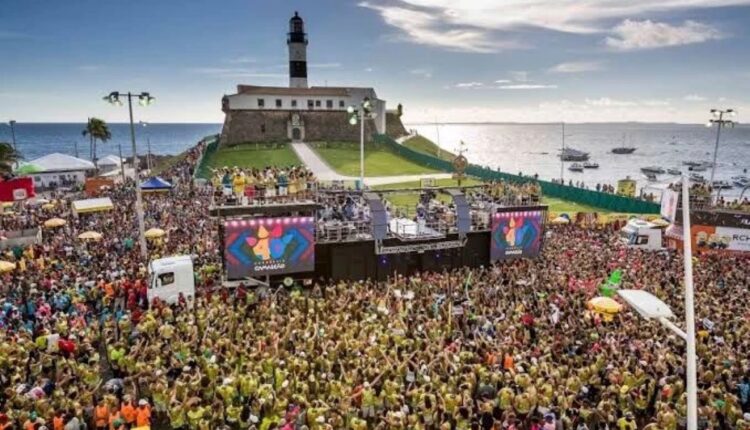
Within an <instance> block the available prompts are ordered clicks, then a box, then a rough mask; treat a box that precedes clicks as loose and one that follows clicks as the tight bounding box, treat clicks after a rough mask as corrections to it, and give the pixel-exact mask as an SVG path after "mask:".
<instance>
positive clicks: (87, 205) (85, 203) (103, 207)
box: [73, 197, 115, 214]
mask: <svg viewBox="0 0 750 430" xmlns="http://www.w3.org/2000/svg"><path fill="white" fill-rule="evenodd" d="M114 207H115V206H114V205H113V204H112V200H110V198H109V197H101V198H98V199H85V200H76V201H74V202H73V213H75V214H85V213H91V212H102V211H111V210H112V209H114Z"/></svg>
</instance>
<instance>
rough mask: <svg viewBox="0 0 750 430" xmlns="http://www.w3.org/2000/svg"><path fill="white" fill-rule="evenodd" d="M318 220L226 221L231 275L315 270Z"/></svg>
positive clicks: (296, 218)
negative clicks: (315, 232) (315, 226)
mask: <svg viewBox="0 0 750 430" xmlns="http://www.w3.org/2000/svg"><path fill="white" fill-rule="evenodd" d="M313 226H314V220H313V218H311V217H287V218H264V219H253V220H242V221H228V222H226V223H225V224H224V234H225V236H224V237H225V240H224V244H225V247H224V258H225V265H226V270H227V276H228V277H229V278H230V279H240V278H245V277H249V276H256V275H272V274H283V273H295V272H306V271H311V270H313V269H314V254H315V241H314V231H313Z"/></svg>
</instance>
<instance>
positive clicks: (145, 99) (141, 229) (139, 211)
mask: <svg viewBox="0 0 750 430" xmlns="http://www.w3.org/2000/svg"><path fill="white" fill-rule="evenodd" d="M120 96H124V97H127V98H128V113H129V114H130V142H131V144H132V147H133V170H134V179H135V209H136V216H137V218H138V233H139V235H138V242H139V244H140V249H141V257H142V258H143V260H144V261H148V248H147V246H146V226H145V221H144V215H143V196H142V195H141V186H140V184H139V183H138V181H139V173H138V170H139V165H138V164H139V163H138V152H137V148H136V145H135V124H134V123H133V97H137V98H138V101H139V103H140V104H141V105H142V106H148V105H149V104H151V103H153V101H154V98H153V97H152V96H151V94H149V93H147V92H143V93H140V94H133V93H131V92H127V93H119V92H117V91H114V92H111V93H110V94H109V95H108V96H105V97H104V100H107V101H108V102H110V103H112V104H117V105H122V102H120Z"/></svg>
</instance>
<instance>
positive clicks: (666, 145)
mask: <svg viewBox="0 0 750 430" xmlns="http://www.w3.org/2000/svg"><path fill="white" fill-rule="evenodd" d="M84 126H85V124H82V123H81V124H60V123H55V124H44V123H20V124H16V141H17V143H18V149H19V151H21V153H22V155H23V156H24V158H25V159H27V160H31V159H34V158H37V157H40V156H42V155H45V154H48V153H51V152H62V153H66V154H70V155H75V150H76V144H77V145H78V155H79V156H80V157H81V158H88V156H89V143H88V139H86V138H84V137H83V136H82V135H81V130H83V128H84ZM407 128H409V129H415V130H417V131H418V132H419V133H420V134H422V135H424V136H426V137H428V138H430V139H431V140H433V141H434V142H439V144H440V146H441V147H442V148H445V149H447V150H449V151H453V152H456V151H457V150H458V147H459V143H460V141H462V140H463V141H464V142H465V144H466V146H465V148H466V155H467V157H468V158H469V160H470V161H471V162H474V163H477V164H481V165H486V166H490V167H493V168H500V169H501V170H503V171H505V172H509V173H518V172H523V173H524V174H525V175H533V174H534V173H538V174H539V176H540V177H541V178H543V179H552V178H560V175H561V172H560V160H559V158H558V157H557V154H558V152H559V150H560V147H561V143H562V128H561V125H560V124H438V125H436V124H410V125H409V124H407ZM110 130H111V131H112V139H111V140H110V141H109V142H107V143H105V144H103V145H101V144H100V145H98V155H99V157H103V156H105V155H107V154H117V150H118V144H122V149H123V155H124V156H130V155H132V154H131V149H130V148H131V146H130V128H129V125H128V124H110ZM220 131H221V124H156V123H153V124H149V125H148V126H147V127H145V128H143V127H138V126H136V142H137V145H138V152H139V154H145V153H146V148H147V141H150V143H151V151H152V152H153V153H154V154H177V153H180V152H182V151H184V150H185V149H186V148H189V147H191V146H193V145H195V144H196V143H197V142H198V141H199V140H200V139H201V138H203V137H205V136H208V135H211V134H216V133H219V132H220ZM565 135H566V137H565V142H566V146H568V147H572V148H575V149H579V150H582V151H586V152H590V153H591V161H595V162H597V163H599V166H600V167H599V168H598V169H586V170H585V171H584V172H583V173H575V172H570V171H569V170H568V169H567V168H568V166H569V165H570V164H571V163H565V164H564V169H563V172H562V176H563V178H564V179H565V181H566V183H567V182H568V181H569V180H571V179H572V180H573V181H574V182H579V181H583V182H584V183H585V184H586V185H587V186H590V187H595V186H596V184H597V183H606V184H611V185H615V184H616V183H617V180H618V179H622V178H625V177H626V176H630V177H631V178H633V179H635V180H636V181H638V185H639V190H640V189H644V190H645V191H646V192H656V193H658V191H659V190H661V189H663V188H664V186H666V184H668V183H669V182H670V181H673V180H674V179H675V177H674V176H671V175H668V174H665V175H659V177H658V181H657V182H649V181H648V180H647V179H646V178H645V177H644V175H643V174H642V173H641V171H640V169H641V168H642V167H645V166H653V165H658V166H661V167H663V168H664V169H667V168H672V167H677V168H680V167H683V166H682V162H683V161H711V159H712V157H713V150H714V143H715V139H716V129H715V128H713V129H709V128H706V127H704V126H701V125H680V124H642V123H610V124H566V125H565ZM10 140H11V136H10V128H9V127H7V126H0V141H8V142H10ZM617 146H635V147H636V148H638V149H637V150H636V151H635V153H633V154H631V155H616V154H612V153H611V150H612V148H614V147H617ZM746 169H747V171H750V126H742V125H739V126H737V127H735V128H726V129H723V130H722V136H721V141H720V144H719V155H718V161H717V169H716V179H724V180H729V179H730V178H731V177H732V176H735V175H741V174H747V175H750V173H743V172H745V170H746ZM700 174H701V175H703V176H704V177H705V178H706V179H708V178H709V177H710V174H711V172H710V169H709V170H707V171H705V172H701V173H700ZM740 191H741V190H739V189H738V188H734V189H732V190H724V191H722V194H724V195H730V196H736V195H739V193H740Z"/></svg>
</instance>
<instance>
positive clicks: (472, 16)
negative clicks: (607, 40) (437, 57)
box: [359, 0, 750, 52]
mask: <svg viewBox="0 0 750 430" xmlns="http://www.w3.org/2000/svg"><path fill="white" fill-rule="evenodd" d="M359 5H360V6H361V7H365V8H368V9H372V10H375V11H377V12H378V13H379V14H380V16H381V17H382V19H383V20H384V21H385V23H386V24H388V25H390V26H392V27H395V28H396V29H398V30H399V31H400V33H401V34H402V35H403V37H404V38H405V39H406V40H408V41H410V42H413V43H418V44H422V45H430V46H438V47H443V48H447V49H451V50H460V51H470V52H494V51H497V50H500V49H504V48H505V49H507V48H518V47H522V46H523V44H522V43H520V42H519V41H518V40H513V39H512V37H513V36H512V34H511V35H509V33H510V32H514V31H519V30H524V29H528V28H542V29H547V30H553V31H561V32H567V33H577V34H590V33H606V32H608V30H609V29H610V28H611V23H612V21H619V20H623V19H633V18H642V17H644V16H645V15H647V14H653V13H661V14H670V13H674V12H678V11H684V10H696V9H707V8H715V7H724V6H737V5H750V0H461V1H456V0H378V2H377V3H376V4H375V2H372V3H370V2H367V1H365V2H361V3H360V4H359ZM498 32H504V33H502V34H498ZM509 37H511V39H509ZM519 40H520V39H519Z"/></svg>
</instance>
